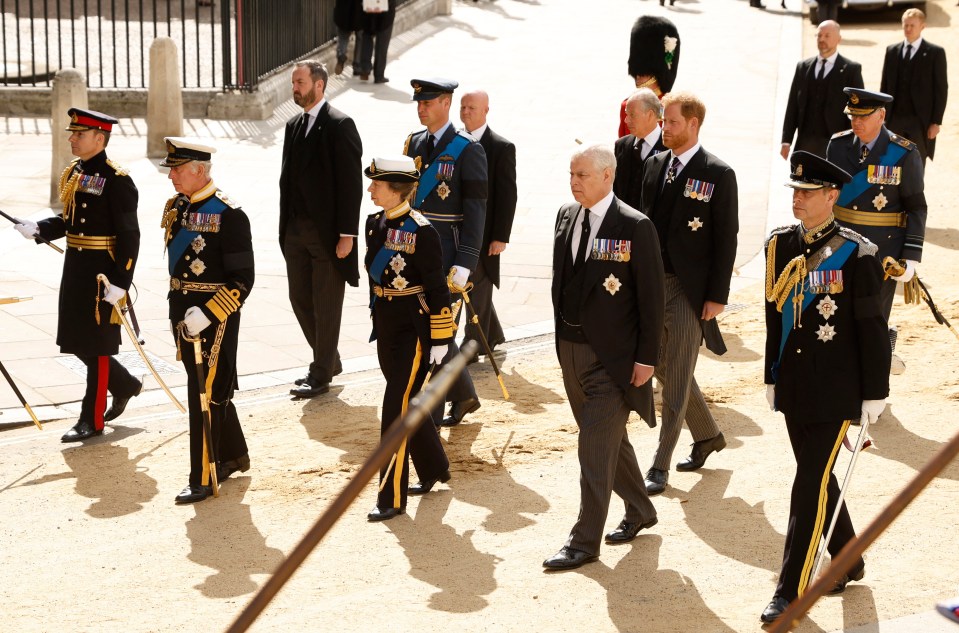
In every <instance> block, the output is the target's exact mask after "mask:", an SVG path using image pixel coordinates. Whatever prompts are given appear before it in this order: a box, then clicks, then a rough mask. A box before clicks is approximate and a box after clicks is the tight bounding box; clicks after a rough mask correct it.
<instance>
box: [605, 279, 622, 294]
mask: <svg viewBox="0 0 959 633" xmlns="http://www.w3.org/2000/svg"><path fill="white" fill-rule="evenodd" d="M622 287H623V284H622V283H620V281H619V279H616V276H615V275H613V274H610V275H609V277H607V278H606V279H605V280H604V281H603V288H606V292H608V293H609V294H611V295H615V294H616V293H617V292H619V289H620V288H622Z"/></svg>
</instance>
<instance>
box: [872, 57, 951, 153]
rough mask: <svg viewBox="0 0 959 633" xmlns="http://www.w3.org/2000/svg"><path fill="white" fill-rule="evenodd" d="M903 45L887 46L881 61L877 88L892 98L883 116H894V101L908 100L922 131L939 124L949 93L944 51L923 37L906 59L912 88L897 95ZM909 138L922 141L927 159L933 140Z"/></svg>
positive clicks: (933, 149) (932, 147) (933, 144)
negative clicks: (910, 71) (909, 58)
mask: <svg viewBox="0 0 959 633" xmlns="http://www.w3.org/2000/svg"><path fill="white" fill-rule="evenodd" d="M903 48H904V43H903V42H899V43H898V44H892V45H891V46H889V47H887V48H886V58H885V60H884V61H883V63H882V81H881V83H880V88H879V90H881V91H882V92H885V93H886V94H890V95H892V96H893V99H894V100H893V102H892V103H890V104H889V105H888V106H887V107H886V110H887V112H888V114H887V115H886V119H887V121H888V120H889V119H890V118H891V117H894V116H895V114H896V104H897V103H902V102H903V101H905V100H906V99H909V100H910V101H912V106H913V108H915V110H916V115H917V116H918V117H919V122H920V123H921V124H922V128H923V129H922V131H923V132H925V131H926V130H927V129H928V128H929V126H930V125H932V124H933V123H935V124H937V125H942V117H943V115H944V114H945V112H946V96H947V95H948V93H949V81H948V80H947V79H946V51H945V50H943V48H942V47H941V46H936V45H935V44H932V43H930V42H928V41H927V40H925V39H923V40H922V44H920V45H919V49H918V50H917V51H916V52H915V53H914V54H913V56H912V60H911V61H910V62H909V63H911V64H912V65H913V68H912V83H911V88H912V89H911V90H910V91H909V92H907V93H905V94H899V92H898V90H897V88H898V83H899V73H900V71H901V70H902V64H903V61H902V51H903ZM909 140H910V141H915V142H917V143H924V144H925V146H926V149H927V150H928V154H929V158H932V157H933V154H934V153H935V148H936V144H935V140H932V141H929V140H925V139H915V138H912V139H909Z"/></svg>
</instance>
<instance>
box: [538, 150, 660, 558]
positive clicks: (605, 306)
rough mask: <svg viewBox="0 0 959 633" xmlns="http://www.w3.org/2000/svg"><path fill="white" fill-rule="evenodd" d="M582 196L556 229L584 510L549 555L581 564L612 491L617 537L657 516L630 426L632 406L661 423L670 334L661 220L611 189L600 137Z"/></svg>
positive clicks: (559, 308)
mask: <svg viewBox="0 0 959 633" xmlns="http://www.w3.org/2000/svg"><path fill="white" fill-rule="evenodd" d="M569 172H570V189H571V190H572V193H573V198H575V199H576V203H571V204H566V205H564V206H563V207H561V208H560V210H559V214H558V215H557V217H556V230H555V233H554V237H553V286H552V297H553V315H554V318H555V322H556V353H557V355H558V356H559V365H560V368H561V369H562V372H563V384H564V386H565V387H566V396H567V398H568V399H569V406H570V408H571V409H572V411H573V417H574V418H575V419H576V425H577V426H578V427H579V449H578V454H579V465H580V477H579V486H580V507H579V518H578V519H577V520H576V523H575V524H574V525H573V529H572V530H571V531H570V534H569V539H568V540H567V541H566V545H564V546H563V548H562V549H560V550H559V552H557V553H556V554H554V555H553V556H551V557H549V558H547V559H546V560H545V561H543V566H544V567H546V568H547V569H549V570H559V569H574V568H576V567H579V566H581V565H584V564H586V563H590V562H593V561H595V560H597V558H598V557H599V549H600V545H601V541H602V539H603V526H604V525H605V523H606V514H607V513H608V511H609V500H610V494H611V493H612V492H615V493H616V494H617V495H619V496H620V497H621V498H622V499H623V501H624V502H625V504H626V512H625V514H624V516H623V520H622V522H621V523H620V524H619V526H618V527H617V528H616V529H615V530H614V531H613V532H610V533H609V534H607V535H606V542H607V543H610V544H619V543H627V542H629V541H631V540H633V539H634V538H635V537H636V535H637V533H639V531H640V530H643V529H646V528H650V527H652V526H654V525H656V522H657V518H656V508H655V507H653V504H652V502H650V500H649V496H648V495H647V494H646V487H645V486H644V485H643V473H642V471H641V470H640V469H639V464H638V463H637V461H636V454H635V453H634V452H633V446H632V444H630V443H629V438H628V437H627V434H626V421H627V419H628V418H629V412H630V411H636V412H637V413H639V414H640V416H642V418H643V419H644V420H645V421H646V423H647V424H648V425H650V426H654V425H655V424H656V414H655V411H654V410H653V393H652V389H651V386H650V383H649V379H650V378H652V376H653V366H654V365H655V364H656V363H657V358H658V357H659V348H660V343H661V338H662V333H663V264H662V259H661V258H660V256H659V240H658V239H657V238H656V227H655V226H653V223H652V222H650V221H649V219H648V218H647V217H646V216H644V215H642V214H641V213H638V212H637V211H636V210H635V209H633V208H631V207H629V206H627V205H625V204H623V203H622V202H620V201H619V200H618V199H617V198H616V196H614V195H613V178H614V175H615V173H616V158H615V157H614V156H613V153H612V151H610V150H609V149H608V148H606V147H603V146H601V145H594V146H591V147H588V148H586V149H582V150H579V151H577V152H576V153H575V154H573V156H572V159H571V160H570V165H569Z"/></svg>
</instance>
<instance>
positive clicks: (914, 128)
mask: <svg viewBox="0 0 959 633" xmlns="http://www.w3.org/2000/svg"><path fill="white" fill-rule="evenodd" d="M886 127H887V128H888V129H889V130H891V131H893V132H895V133H896V134H898V135H900V136H905V137H906V138H907V139H909V140H910V141H912V142H913V143H915V144H916V148H917V149H918V150H919V156H920V157H921V158H922V165H923V167H925V166H926V159H927V158H929V146H928V143H929V139H928V138H926V133H927V129H926V128H925V127H923V125H922V122H921V121H920V120H919V117H917V116H916V115H915V114H905V115H897V114H893V115H892V116H891V117H889V121H887V122H886Z"/></svg>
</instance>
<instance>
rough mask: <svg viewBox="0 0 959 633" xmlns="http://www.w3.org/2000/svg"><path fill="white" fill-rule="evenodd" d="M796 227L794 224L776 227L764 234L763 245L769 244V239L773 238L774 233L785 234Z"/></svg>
mask: <svg viewBox="0 0 959 633" xmlns="http://www.w3.org/2000/svg"><path fill="white" fill-rule="evenodd" d="M795 228H796V225H795V224H787V225H786V226H780V227H776V228H775V229H773V230H772V231H770V232H769V235H768V236H766V242H765V244H763V246H764V247H766V246H769V240H771V239H773V237H775V236H776V235H785V234H786V233H790V232H792V231H793V230H794V229H795Z"/></svg>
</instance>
